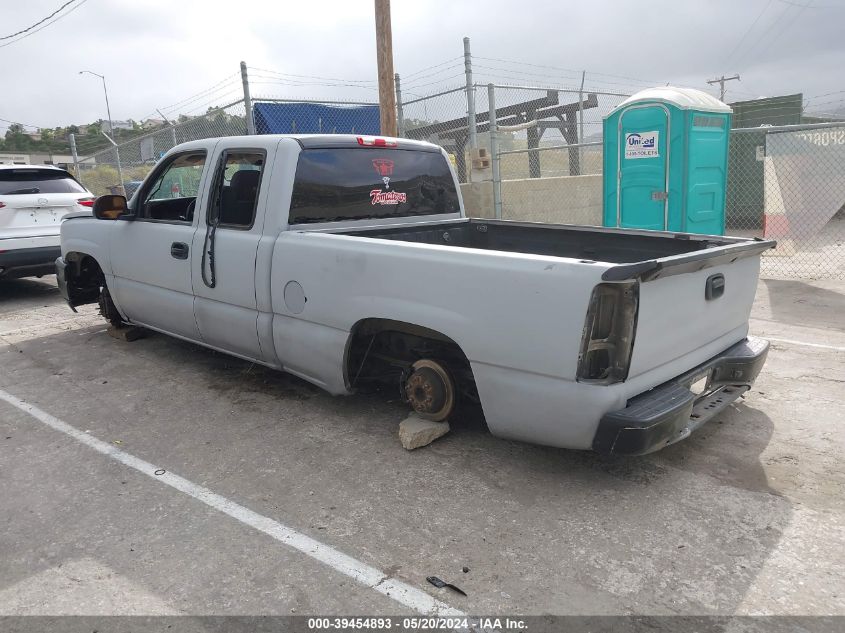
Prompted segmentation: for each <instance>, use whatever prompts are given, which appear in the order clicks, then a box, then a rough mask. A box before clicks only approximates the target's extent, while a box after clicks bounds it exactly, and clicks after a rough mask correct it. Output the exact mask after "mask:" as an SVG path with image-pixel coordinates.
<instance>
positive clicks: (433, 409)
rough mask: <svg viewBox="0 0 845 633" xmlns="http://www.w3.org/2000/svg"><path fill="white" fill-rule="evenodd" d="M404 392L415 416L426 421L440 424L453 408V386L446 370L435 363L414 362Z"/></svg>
mask: <svg viewBox="0 0 845 633" xmlns="http://www.w3.org/2000/svg"><path fill="white" fill-rule="evenodd" d="M404 390H405V397H406V398H407V399H408V403H409V404H410V405H411V407H412V408H413V409H414V411H416V413H417V415H419V416H420V417H422V418H425V419H427V420H433V421H435V422H442V421H443V420H445V419H446V418H448V417H449V414H450V413H452V409H454V408H455V385H454V383H453V382H452V378H451V377H450V376H449V373H448V372H447V371H446V368H445V367H443V365H441V364H440V363H438V362H436V361H433V360H428V359H423V360H418V361H417V362H415V363H414V364H413V365H412V366H411V375H410V376H408V379H407V380H406V381H405V387H404Z"/></svg>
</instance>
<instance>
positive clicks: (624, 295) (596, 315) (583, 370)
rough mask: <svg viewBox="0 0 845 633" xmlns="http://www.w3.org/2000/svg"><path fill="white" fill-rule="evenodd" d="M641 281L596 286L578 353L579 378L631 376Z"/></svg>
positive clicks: (607, 381)
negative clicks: (629, 372) (630, 369)
mask: <svg viewBox="0 0 845 633" xmlns="http://www.w3.org/2000/svg"><path fill="white" fill-rule="evenodd" d="M638 304H639V284H638V283H637V282H629V283H613V284H599V285H598V286H596V287H595V288H593V294H592V296H591V297H590V306H589V308H588V310H587V320H586V322H585V323H584V332H583V334H582V336H581V353H580V354H579V355H578V380H579V381H582V382H598V383H602V384H610V383H614V382H622V381H623V380H625V378H627V377H628V368H629V366H630V363H631V350H632V348H633V345H634V332H635V330H636V324H637V306H638Z"/></svg>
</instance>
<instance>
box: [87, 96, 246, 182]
mask: <svg viewBox="0 0 845 633" xmlns="http://www.w3.org/2000/svg"><path fill="white" fill-rule="evenodd" d="M245 117H246V111H245V109H244V102H243V101H242V100H241V101H236V102H234V103H229V104H227V105H224V106H221V107H218V108H213V109H209V112H207V113H206V114H203V115H200V116H194V117H188V116H182V117H180V119H181V120H179V121H175V122H174V123H173V124H170V125H163V126H160V127H158V128H156V129H155V130H153V131H151V132H149V133H147V134H143V135H141V136H137V137H135V138H133V139H132V140H131V141H127V142H125V143H121V144H120V145H118V146H115V147H110V148H108V149H104V150H102V151H99V152H97V153H95V154H92V155H90V156H87V157H82V158H80V160H79V162H78V168H79V179H80V180H81V182H82V184H84V185H85V186H86V187H87V188H88V189H89V190H90V191H91V192H93V193H94V194H95V195H98V196H100V195H103V194H107V193H122V191H121V188H122V190H123V191H125V193H126V195H127V196H129V197H131V196H132V194H133V193H134V192H135V190H136V189H137V188H138V186H139V185H140V184H141V181H142V180H143V179H144V178H145V177H146V176H147V174H148V173H150V171H151V170H152V168H153V166H155V164H156V162H158V160H159V159H160V158H161V157H162V156H163V155H164V154H165V153H166V152H167V151H168V150H170V149H171V148H172V147H175V146H176V145H179V144H180V143H184V142H186V141H193V140H197V139H203V138H212V137H216V136H236V135H240V134H246V118H245Z"/></svg>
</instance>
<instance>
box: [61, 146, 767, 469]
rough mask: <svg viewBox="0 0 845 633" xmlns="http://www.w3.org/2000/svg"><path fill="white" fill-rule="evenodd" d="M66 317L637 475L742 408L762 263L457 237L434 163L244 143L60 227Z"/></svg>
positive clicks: (447, 175)
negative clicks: (398, 404) (162, 336)
mask: <svg viewBox="0 0 845 633" xmlns="http://www.w3.org/2000/svg"><path fill="white" fill-rule="evenodd" d="M61 246H62V254H61V257H60V258H59V259H58V260H57V262H56V267H57V274H58V281H59V285H60V288H61V291H62V293H63V295H64V297H65V298H66V299H67V301H68V303H69V304H70V306H71V307H72V308H73V307H75V306H78V305H81V304H85V303H94V302H99V303H100V307H101V311H102V313H103V316H105V317H106V318H107V319H108V320H110V321H112V322H113V323H121V322H122V323H131V324H137V325H139V326H143V327H146V328H150V329H152V330H157V331H159V332H164V333H166V334H169V335H171V336H175V337H179V338H182V339H186V340H189V341H193V342H196V343H199V344H201V345H205V346H207V347H210V348H213V349H215V350H220V351H223V352H226V353H229V354H232V355H234V356H238V357H241V358H244V359H248V360H250V361H254V362H257V363H262V364H264V365H267V366H269V367H273V368H277V369H282V370H285V371H287V372H290V373H292V374H295V375H297V376H300V377H301V378H303V379H305V380H307V381H309V382H312V383H314V384H316V385H319V386H320V387H322V388H323V389H325V390H327V391H328V392H330V393H332V394H349V393H352V392H354V391H355V390H356V388H359V387H361V386H363V385H364V384H366V383H368V382H371V381H374V380H389V381H395V382H396V384H397V385H399V386H400V388H401V389H402V393H403V394H404V395H405V397H406V399H407V400H408V402H409V404H410V405H411V406H412V407H413V408H414V409H415V410H416V411H417V412H418V413H419V414H420V415H422V416H425V417H428V418H430V419H434V420H443V419H445V418H447V417H448V416H449V415H450V414H452V413H453V411H454V407H455V404H456V402H457V401H458V400H459V399H460V398H466V399H467V400H469V401H473V400H475V401H478V402H480V404H481V407H482V409H483V412H484V417H485V420H486V422H487V425H488V427H489V429H490V431H491V432H492V433H494V434H496V435H498V436H502V437H507V438H514V439H518V440H524V441H528V442H534V443H538V444H547V445H552V446H558V447H567V448H576V449H594V450H596V451H599V452H602V453H613V454H643V453H647V452H650V451H654V450H658V449H660V448H662V447H664V446H667V445H669V444H672V443H674V442H676V441H678V440H681V439H683V438H685V437H687V436H688V435H689V434H690V432H691V431H693V430H694V429H695V428H696V427H698V426H700V425H701V424H703V423H704V422H705V421H706V420H708V419H709V418H711V417H713V416H714V415H716V414H717V413H718V412H719V411H721V410H722V409H724V408H725V407H726V406H728V404H729V403H731V402H733V401H734V400H735V399H737V398H738V397H739V396H740V395H742V394H743V393H744V392H745V391H746V390H747V389H748V388H749V386H750V385H751V384H752V382H753V381H754V379H755V378H756V376H757V374H758V373H759V371H760V369H761V367H762V365H763V363H764V361H765V357H766V353H767V351H768V343H767V342H766V341H764V340H761V339H757V338H752V337H749V336H747V334H748V316H749V312H750V310H751V304H752V301H753V299H754V293H755V291H756V286H757V277H758V272H759V266H760V255H761V253H762V252H763V251H764V250H766V249H768V248H771V247H772V246H773V243H772V242H767V241H760V240H752V239H738V238H729V237H714V236H701V235H685V234H674V233H661V232H645V231H631V230H615V229H606V228H598V227H585V226H561V225H543V224H531V223H521V222H508V221H494V220H477V219H467V218H466V217H465V216H464V212H463V208H462V203H461V195H460V190H459V188H458V186H457V183H456V179H455V175H454V171H453V169H452V167H451V163H450V161H449V158H448V156H447V154H446V153H445V152H444V151H443V150H442V149H441V148H439V147H437V146H435V145H431V144H428V143H421V142H416V141H408V140H402V139H390V138H373V137H356V136H341V135H318V136H305V135H303V136H247V137H231V138H221V139H207V140H202V141H194V142H190V143H185V144H183V145H179V146H178V147H175V148H174V149H172V150H171V151H170V152H169V153H168V154H167V155H166V156H165V157H164V158H163V159H162V160H161V161H160V163H159V164H158V166H157V167H156V168H155V169H154V170H153V171H152V173H151V174H150V175H149V176H148V177H147V179H146V180H145V181H144V183H143V184H142V185H141V186H140V188H139V189H138V191H137V192H136V193H135V195H134V196H133V197H132V199H131V201H129V202H128V203H127V202H126V200H125V198H123V197H122V196H103V197H101V198H99V199H98V200H97V202H96V203H95V205H94V215H89V216H87V217H73V218H71V219H68V220H66V221H65V222H64V224H63V225H62V239H61Z"/></svg>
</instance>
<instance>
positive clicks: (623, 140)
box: [617, 104, 670, 231]
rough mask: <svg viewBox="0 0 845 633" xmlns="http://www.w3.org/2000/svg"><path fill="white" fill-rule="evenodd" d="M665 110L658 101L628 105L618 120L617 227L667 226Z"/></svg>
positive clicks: (666, 134) (667, 120) (667, 169)
mask: <svg viewBox="0 0 845 633" xmlns="http://www.w3.org/2000/svg"><path fill="white" fill-rule="evenodd" d="M669 125H670V123H669V110H668V109H667V108H666V107H665V106H663V105H662V104H649V105H642V106H631V107H629V108H628V109H626V110H625V111H623V112H622V113H621V115H620V119H619V128H618V129H619V139H618V148H619V163H618V165H619V171H618V174H617V179H618V191H619V196H618V199H617V226H622V227H626V228H634V229H652V230H658V231H662V230H665V229H666V228H667V224H666V222H667V217H668V216H667V209H668V185H669V156H668V154H669V151H668V148H669V138H670V129H669Z"/></svg>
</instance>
